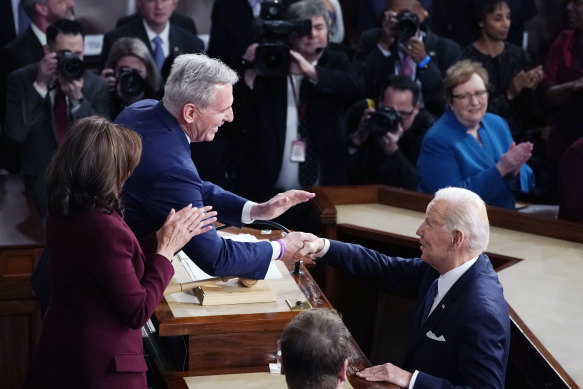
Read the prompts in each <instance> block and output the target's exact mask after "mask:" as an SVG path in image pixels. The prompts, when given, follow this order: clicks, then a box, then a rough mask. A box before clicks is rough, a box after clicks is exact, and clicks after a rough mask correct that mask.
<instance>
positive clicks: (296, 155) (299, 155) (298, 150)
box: [290, 140, 306, 162]
mask: <svg viewBox="0 0 583 389" xmlns="http://www.w3.org/2000/svg"><path fill="white" fill-rule="evenodd" d="M290 160H291V161H292V162H304V161H305V160H306V141H305V140H294V141H293V142H292V147H291V155H290Z"/></svg>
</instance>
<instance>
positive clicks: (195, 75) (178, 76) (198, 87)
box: [162, 54, 239, 114]
mask: <svg viewBox="0 0 583 389" xmlns="http://www.w3.org/2000/svg"><path fill="white" fill-rule="evenodd" d="M238 79H239V76H237V73H235V71H234V70H232V69H231V68H230V67H228V66H227V65H225V64H224V63H222V62H221V61H219V60H218V59H214V58H209V57H207V56H206V55H204V54H183V55H179V56H178V57H176V59H175V60H174V63H173V64H172V69H171V70H170V75H169V76H168V80H167V81H166V86H165V88H164V98H163V99H162V101H163V103H164V106H165V107H166V108H167V109H168V110H169V111H171V112H172V113H174V114H176V113H178V112H180V111H181V110H182V108H183V107H184V105H185V104H187V103H192V104H194V105H196V106H197V107H199V108H201V109H204V108H206V107H208V106H209V105H210V104H212V103H213V101H214V99H215V89H214V85H216V84H226V83H229V84H231V85H233V84H235V83H236V82H237V81H238Z"/></svg>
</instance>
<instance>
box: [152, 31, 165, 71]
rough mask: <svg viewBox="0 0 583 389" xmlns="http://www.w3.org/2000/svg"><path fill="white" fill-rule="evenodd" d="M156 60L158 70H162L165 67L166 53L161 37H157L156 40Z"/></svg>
mask: <svg viewBox="0 0 583 389" xmlns="http://www.w3.org/2000/svg"><path fill="white" fill-rule="evenodd" d="M152 40H153V41H154V60H155V61H156V65H158V69H162V65H164V51H163V50H162V38H160V36H159V35H156V37H155V38H154V39H152Z"/></svg>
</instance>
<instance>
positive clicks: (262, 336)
mask: <svg viewBox="0 0 583 389" xmlns="http://www.w3.org/2000/svg"><path fill="white" fill-rule="evenodd" d="M232 231H233V230H230V232H232ZM243 231H244V232H246V233H250V232H251V233H256V232H257V231H256V230H252V229H243ZM288 270H291V268H290V269H288ZM302 271H303V274H302V275H300V276H294V280H295V282H296V283H297V285H298V287H299V288H300V290H301V291H302V293H303V294H304V296H305V297H306V298H307V299H308V300H309V301H310V303H311V304H312V307H314V308H331V307H332V306H331V305H330V302H329V301H328V299H327V298H326V296H325V295H324V294H323V293H322V291H321V290H320V288H319V287H318V285H317V284H316V282H315V281H314V279H313V278H312V276H311V275H310V273H309V272H308V271H307V270H306V268H305V267H304V266H303V265H302ZM298 313H299V312H292V311H287V312H271V313H252V314H238V315H212V316H200V317H174V315H173V314H172V310H171V309H170V307H169V305H168V302H167V300H166V298H165V299H163V300H162V302H161V303H160V304H159V306H158V307H157V308H156V312H155V322H156V326H157V328H158V333H159V335H160V336H162V337H164V336H185V337H186V338H187V341H188V363H187V371H184V372H174V373H168V374H166V375H167V377H188V376H203V375H204V376H206V375H215V374H233V373H241V372H246V373H247V372H265V371H268V365H269V363H273V362H275V361H276V351H277V346H276V344H277V340H278V339H279V338H280V336H281V331H282V330H283V328H284V327H285V325H286V324H287V323H288V322H289V321H290V320H291V319H293V318H294V317H295V316H296V315H297V314H298ZM153 320H154V319H153ZM369 366H371V364H370V362H369V361H368V359H367V358H366V356H365V355H364V353H363V352H362V351H361V350H360V347H359V346H358V344H357V343H356V341H355V340H354V339H351V347H350V354H349V366H348V376H349V380H350V382H351V383H352V385H353V386H354V387H355V388H377V387H379V388H393V387H394V386H392V385H389V384H382V385H379V384H373V383H368V382H366V381H364V380H362V379H360V378H358V377H357V376H355V375H354V374H355V373H356V372H357V371H360V370H362V369H364V368H366V367H369ZM168 381H169V382H171V383H172V384H173V385H178V386H172V387H176V388H178V387H181V386H180V382H181V381H180V379H178V380H174V379H172V378H170V379H168ZM182 382H184V380H182Z"/></svg>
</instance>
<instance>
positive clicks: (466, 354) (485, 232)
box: [296, 188, 510, 388]
mask: <svg viewBox="0 0 583 389" xmlns="http://www.w3.org/2000/svg"><path fill="white" fill-rule="evenodd" d="M417 235H419V237H420V243H421V258H414V259H404V258H397V257H389V256H387V255H384V254H381V253H379V252H377V251H374V250H370V249H366V248H364V247H362V246H358V245H354V244H349V243H342V242H337V241H332V240H327V239H318V240H316V241H313V242H306V245H305V247H304V248H303V249H302V250H300V251H299V252H298V253H297V254H296V256H297V257H300V256H305V255H308V254H310V253H316V254H315V257H316V258H314V262H316V263H317V264H321V263H324V264H329V265H332V266H334V267H336V268H338V269H340V270H344V271H346V272H348V273H350V274H352V275H354V276H356V277H360V278H362V279H364V280H366V281H367V282H369V284H370V285H375V286H376V287H378V288H380V289H384V290H388V291H397V292H400V293H404V294H407V295H411V296H416V311H415V316H414V322H413V330H412V338H411V343H410V348H409V350H408V353H407V357H406V360H405V363H404V369H401V368H399V367H397V366H395V365H393V364H391V363H385V364H383V365H379V366H373V367H371V368H368V369H365V370H363V371H361V372H359V373H357V374H358V375H359V376H361V377H363V378H365V379H367V380H370V381H388V382H391V383H394V384H396V385H398V386H399V387H401V388H445V387H458V386H460V387H461V386H463V387H472V388H503V387H504V381H505V375H506V366H507V363H508V353H509V345H510V320H509V317H508V307H507V304H506V302H505V300H504V296H503V293H502V285H500V282H499V280H498V276H497V275H496V273H495V272H494V269H493V268H492V264H491V263H490V260H489V258H488V257H487V256H486V254H484V250H485V249H486V247H487V246H488V240H489V223H488V215H487V213H486V206H485V204H484V201H483V200H482V199H481V198H480V197H479V196H478V195H476V194H475V193H473V192H471V191H469V190H467V189H461V188H445V189H441V190H439V191H438V192H437V193H436V194H435V197H434V198H433V200H432V201H431V202H430V203H429V205H428V206H427V212H426V214H425V220H424V221H423V222H422V223H421V225H420V226H419V228H418V229H417Z"/></svg>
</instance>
